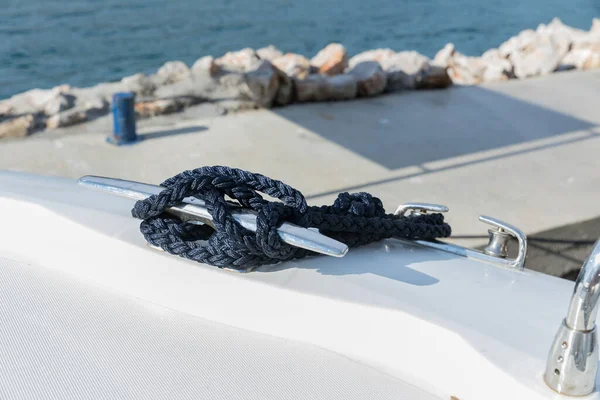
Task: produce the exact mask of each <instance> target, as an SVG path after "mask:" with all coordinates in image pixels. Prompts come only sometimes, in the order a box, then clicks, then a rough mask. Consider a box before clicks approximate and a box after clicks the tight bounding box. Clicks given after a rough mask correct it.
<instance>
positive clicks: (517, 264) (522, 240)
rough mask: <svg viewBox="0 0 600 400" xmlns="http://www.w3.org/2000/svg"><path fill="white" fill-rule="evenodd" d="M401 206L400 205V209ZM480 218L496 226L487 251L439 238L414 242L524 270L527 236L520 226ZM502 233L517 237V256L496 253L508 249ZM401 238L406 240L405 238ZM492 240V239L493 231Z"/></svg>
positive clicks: (472, 258) (501, 252)
mask: <svg viewBox="0 0 600 400" xmlns="http://www.w3.org/2000/svg"><path fill="white" fill-rule="evenodd" d="M401 207H403V206H401ZM401 207H399V209H400V208H401ZM479 220H480V221H482V222H485V223H486V224H489V225H492V226H495V227H496V230H495V231H494V238H493V240H494V242H493V243H490V244H488V247H487V248H486V249H487V252H486V251H485V250H484V251H479V250H475V249H469V248H466V247H463V246H459V245H456V244H452V243H446V242H442V241H439V240H432V241H427V240H415V241H414V242H416V243H419V244H420V245H422V246H425V247H431V248H434V249H437V250H441V251H445V252H447V253H452V254H456V255H458V256H461V257H465V258H469V259H471V260H477V261H483V262H487V263H490V264H494V265H498V266H501V267H506V268H516V269H518V270H523V269H524V268H525V255H526V254H527V236H526V235H525V234H524V233H523V232H521V230H519V229H518V228H516V227H514V226H512V225H509V224H507V223H505V222H502V221H500V220H498V219H496V218H492V217H487V216H484V215H482V216H480V217H479ZM500 230H501V231H500ZM490 231H492V230H490ZM496 232H497V233H496ZM500 235H510V236H514V237H515V238H516V239H517V241H518V242H519V250H518V253H517V257H516V258H514V259H509V258H506V255H505V256H504V257H502V256H499V255H495V254H496V252H497V254H503V253H504V254H505V251H506V249H503V246H505V245H506V244H504V243H501V242H502V241H503V240H504V239H502V240H500V239H501V238H500ZM400 240H403V241H404V239H400ZM490 240H492V234H491V233H490ZM490 245H492V248H490ZM490 253H492V254H490Z"/></svg>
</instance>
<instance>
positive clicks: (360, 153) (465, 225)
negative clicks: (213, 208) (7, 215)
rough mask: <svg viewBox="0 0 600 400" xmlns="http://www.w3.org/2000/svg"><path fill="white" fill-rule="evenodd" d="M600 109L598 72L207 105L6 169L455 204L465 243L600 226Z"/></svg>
mask: <svg viewBox="0 0 600 400" xmlns="http://www.w3.org/2000/svg"><path fill="white" fill-rule="evenodd" d="M599 106H600V71H598V70H596V71H587V72H564V73H559V74H553V75H551V76H548V77H542V78H535V79H528V80H522V81H510V82H505V83H498V84H488V85H482V86H475V87H454V88H452V89H449V90H440V91H419V92H406V93H401V94H393V95H388V96H383V97H378V98H373V99H364V100H357V101H351V102H339V103H317V104H301V105H294V106H289V107H286V108H280V109H273V110H259V111H247V112H241V113H237V114H232V115H226V116H222V115H220V112H219V110H218V108H217V107H216V106H215V105H213V104H205V105H200V106H197V107H194V108H191V109H188V110H186V111H184V112H183V113H181V114H173V115H170V116H163V117H157V118H155V119H152V120H145V121H140V123H139V125H138V127H139V131H140V133H141V134H142V136H143V137H144V140H142V141H141V142H140V143H138V144H135V145H132V146H123V147H115V146H112V145H110V144H107V143H105V137H106V135H107V133H108V132H110V129H111V125H110V124H111V121H110V119H109V118H107V117H105V118H101V119H98V120H96V121H94V122H92V123H89V124H86V125H85V126H83V127H82V126H75V127H72V128H68V129H62V130H57V131H52V132H50V131H48V132H42V133H39V134H36V135H34V136H32V137H30V138H27V139H24V140H14V141H5V142H2V143H1V144H0V169H9V170H17V171H27V172H34V173H40V174H48V175H59V176H65V177H72V178H77V177H80V176H82V175H85V174H95V175H107V176H113V177H120V178H126V179H135V180H140V181H145V182H152V183H159V182H161V181H162V180H163V179H165V178H167V177H169V176H171V175H173V174H176V173H178V172H180V171H182V170H185V169H192V168H196V167H200V166H203V165H217V164H220V165H228V166H235V167H239V168H243V169H248V170H251V171H255V172H260V173H263V174H265V175H268V176H271V177H274V178H277V179H280V180H283V181H285V182H286V183H288V184H290V185H292V186H294V187H296V188H297V189H300V190H301V191H302V192H304V193H305V195H306V196H307V197H308V198H309V202H310V203H311V204H323V203H330V202H331V201H333V199H334V198H335V196H336V194H337V193H338V192H340V191H368V192H371V193H372V194H374V195H375V196H378V197H380V198H381V199H382V200H383V202H384V204H385V205H386V208H387V209H388V211H393V210H394V209H395V208H396V206H397V205H398V204H400V203H403V202H407V201H425V202H431V203H441V204H445V205H447V206H449V208H450V213H449V214H448V220H449V222H450V223H451V224H452V226H453V229H454V233H455V234H457V235H474V234H475V235H485V234H486V233H487V226H484V225H483V224H481V223H480V222H478V221H477V217H478V215H480V214H484V215H490V216H493V217H496V218H499V219H501V220H504V221H506V222H509V223H512V224H513V225H516V226H518V227H520V228H521V229H522V230H524V231H525V232H526V233H533V232H539V231H544V230H548V229H552V228H556V227H558V226H562V225H566V224H572V223H574V222H579V221H584V220H588V219H592V218H595V217H597V216H599V215H600V168H599V163H600V162H599V154H600V112H599V111H598V110H599ZM480 242H481V240H476V239H473V240H472V241H469V240H467V241H464V240H463V241H461V243H463V244H475V243H480Z"/></svg>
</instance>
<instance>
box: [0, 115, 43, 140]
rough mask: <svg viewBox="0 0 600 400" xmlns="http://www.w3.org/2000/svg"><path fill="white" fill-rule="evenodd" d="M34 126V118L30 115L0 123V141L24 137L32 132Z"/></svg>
mask: <svg viewBox="0 0 600 400" xmlns="http://www.w3.org/2000/svg"><path fill="white" fill-rule="evenodd" d="M35 126H36V118H35V116H33V115H32V114H28V115H23V116H21V117H16V118H12V119H9V120H7V121H3V122H0V139H2V138H21V137H25V136H27V135H29V134H30V133H31V132H33V130H34V129H35Z"/></svg>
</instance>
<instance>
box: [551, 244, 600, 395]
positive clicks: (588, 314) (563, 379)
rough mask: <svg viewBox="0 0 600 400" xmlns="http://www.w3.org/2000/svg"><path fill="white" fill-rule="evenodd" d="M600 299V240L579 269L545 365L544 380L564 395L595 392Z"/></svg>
mask: <svg viewBox="0 0 600 400" xmlns="http://www.w3.org/2000/svg"><path fill="white" fill-rule="evenodd" d="M599 298H600V240H598V241H597V242H596V245H595V246H594V249H593V250H592V253H591V254H590V256H589V257H588V258H587V260H586V261H585V263H584V264H583V268H582V269H581V271H580V272H579V276H578V277H577V281H576V282H575V289H574V290H573V296H572V297H571V302H570V304H569V310H568V311H567V317H566V318H565V319H564V321H563V323H562V325H561V326H560V328H559V330H558V333H557V334H556V337H555V338H554V342H553V344H552V347H551V348H550V353H549V355H548V361H547V364H546V372H545V373H544V379H545V381H546V383H547V384H548V386H550V387H551V388H552V389H554V390H556V391H557V392H559V393H561V394H566V395H569V396H584V395H587V394H590V393H592V392H593V391H594V387H595V381H596V373H597V371H598V345H597V343H596V342H597V338H596V315H597V311H598V300H599Z"/></svg>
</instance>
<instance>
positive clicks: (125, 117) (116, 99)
mask: <svg viewBox="0 0 600 400" xmlns="http://www.w3.org/2000/svg"><path fill="white" fill-rule="evenodd" d="M134 106H135V93H133V92H120V93H115V94H113V98H112V112H113V135H112V136H109V137H108V138H106V141H107V142H109V143H112V144H116V145H117V146H120V145H123V144H132V143H135V142H137V141H138V140H139V138H138V136H137V133H136V131H135V108H134Z"/></svg>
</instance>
